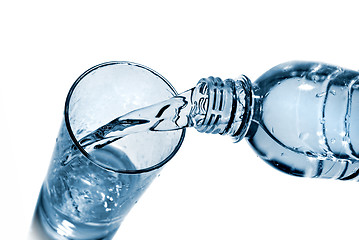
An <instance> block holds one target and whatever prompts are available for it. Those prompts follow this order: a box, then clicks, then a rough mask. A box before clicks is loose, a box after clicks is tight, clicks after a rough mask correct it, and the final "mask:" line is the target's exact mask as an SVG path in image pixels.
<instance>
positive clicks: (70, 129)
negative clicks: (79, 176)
mask: <svg viewBox="0 0 359 240" xmlns="http://www.w3.org/2000/svg"><path fill="white" fill-rule="evenodd" d="M116 64H120V65H130V66H135V67H139V68H143V69H145V70H147V71H149V72H151V73H153V74H154V75H156V76H157V77H159V78H160V79H161V80H162V81H163V82H164V83H166V84H167V86H168V87H169V88H170V90H172V91H173V93H174V94H175V95H177V94H178V93H177V91H176V89H175V88H174V87H173V86H172V85H171V83H170V82H168V81H167V79H166V78H164V77H163V76H162V75H161V74H159V73H157V72H156V71H154V70H152V69H151V68H149V67H146V66H144V65H141V64H138V63H133V62H128V61H110V62H104V63H100V64H98V65H96V66H93V67H91V68H89V69H88V70H86V71H85V72H84V73H82V74H81V75H80V76H79V77H78V78H77V79H76V81H75V82H74V83H73V84H72V86H71V88H70V90H69V92H68V94H67V97H66V102H65V110H64V118H65V125H66V128H67V132H68V133H69V135H70V137H71V140H72V141H73V143H74V144H75V146H76V147H77V149H79V150H80V152H81V154H82V155H83V156H84V157H86V159H88V160H89V161H90V162H91V163H93V164H95V165H96V166H98V167H101V168H103V169H105V170H107V171H111V172H115V173H126V174H138V173H145V172H150V171H153V170H156V169H159V168H161V167H162V166H163V165H165V164H166V163H167V162H168V161H170V160H171V159H172V158H173V156H174V155H175V154H176V153H177V151H178V150H179V149H180V147H181V145H182V143H183V140H184V136H185V133H186V129H185V128H183V129H180V130H181V131H182V133H181V137H180V139H179V141H178V143H177V145H176V147H175V148H174V149H173V151H172V152H171V153H170V154H169V155H168V156H167V157H166V158H165V159H164V160H162V161H160V162H159V163H156V164H154V165H152V166H150V167H146V168H142V169H136V170H115V169H111V168H109V167H106V166H103V165H101V164H99V163H98V162H97V161H94V160H92V159H91V157H90V155H89V154H88V153H87V152H86V151H85V149H84V148H83V147H82V146H81V145H80V143H79V142H78V141H77V139H76V137H75V135H74V133H73V131H72V128H71V124H70V119H69V104H70V99H71V96H72V93H73V92H74V90H75V88H76V87H77V85H78V84H79V83H80V82H81V80H82V79H83V78H84V77H85V76H87V75H88V74H89V73H90V72H92V71H94V70H96V69H98V68H101V67H105V66H110V65H116Z"/></svg>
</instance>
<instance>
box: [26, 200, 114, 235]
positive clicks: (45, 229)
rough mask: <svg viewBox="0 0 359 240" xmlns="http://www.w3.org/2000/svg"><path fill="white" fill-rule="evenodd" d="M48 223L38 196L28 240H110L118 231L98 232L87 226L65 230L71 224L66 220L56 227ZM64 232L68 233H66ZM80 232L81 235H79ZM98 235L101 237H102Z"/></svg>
mask: <svg viewBox="0 0 359 240" xmlns="http://www.w3.org/2000/svg"><path fill="white" fill-rule="evenodd" d="M50 221H51V220H50V218H49V217H48V216H47V214H46V212H45V210H44V208H43V204H42V200H41V194H40V196H39V199H38V202H37V205H36V210H35V213H34V216H33V219H32V226H31V231H30V237H29V239H28V240H85V239H86V240H111V239H112V238H113V236H114V235H115V233H116V232H117V229H118V228H117V229H115V230H112V231H110V232H109V231H105V232H102V231H98V230H99V229H98V228H97V227H93V228H91V227H88V226H87V228H86V229H69V228H68V229H66V227H67V226H66V223H68V224H71V223H69V222H68V221H66V220H63V221H62V223H63V224H60V225H58V226H56V227H54V226H52V224H51V223H50ZM66 230H68V231H67V232H66ZM77 230H79V231H77ZM81 232H82V233H83V234H81ZM101 232H102V234H101ZM71 235H72V236H71ZM91 235H92V236H91ZM99 235H102V237H101V236H99Z"/></svg>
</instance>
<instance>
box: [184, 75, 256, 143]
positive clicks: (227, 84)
mask: <svg viewBox="0 0 359 240" xmlns="http://www.w3.org/2000/svg"><path fill="white" fill-rule="evenodd" d="M252 96H253V94H252V84H251V82H250V80H249V79H248V78H247V77H246V76H244V75H242V76H241V77H240V78H238V79H226V80H222V79H220V78H217V77H216V78H215V77H209V78H203V79H201V80H200V81H199V82H198V83H197V85H196V87H195V88H194V89H193V92H192V97H191V99H192V111H191V114H190V117H191V119H192V124H193V127H194V128H195V129H197V131H199V132H205V133H212V134H221V135H229V136H232V137H233V138H234V139H235V141H236V142H237V141H240V140H241V139H242V138H243V137H244V136H245V134H246V132H247V130H248V126H249V123H250V120H251V116H252V104H253V97H252Z"/></svg>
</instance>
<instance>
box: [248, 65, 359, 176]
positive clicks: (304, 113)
mask: <svg viewBox="0 0 359 240" xmlns="http://www.w3.org/2000/svg"><path fill="white" fill-rule="evenodd" d="M253 93H254V106H253V116H252V121H251V123H250V127H249V131H248V133H247V135H246V138H247V140H248V142H249V143H250V145H251V146H252V147H253V148H254V150H255V151H256V152H257V154H258V155H259V156H260V157H261V158H262V159H264V160H265V161H266V162H268V163H269V164H270V165H272V166H273V167H275V168H277V169H279V170H281V171H283V172H286V173H288V174H291V175H295V176H306V177H322V178H335V179H342V180H349V179H355V178H359V170H358V169H359V72H356V71H351V70H346V69H342V68H339V67H336V66H331V65H327V64H323V63H314V62H289V63H285V64H281V65H278V66H276V67H274V68H272V69H271V70H269V71H268V72H266V73H265V74H263V75H262V76H261V77H260V78H259V79H258V80H257V81H255V82H254V84H253Z"/></svg>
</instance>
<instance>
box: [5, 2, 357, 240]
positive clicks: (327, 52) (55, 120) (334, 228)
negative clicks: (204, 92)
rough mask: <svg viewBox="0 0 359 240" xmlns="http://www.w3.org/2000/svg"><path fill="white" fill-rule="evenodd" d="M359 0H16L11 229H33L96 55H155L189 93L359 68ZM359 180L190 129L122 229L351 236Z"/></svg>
mask: <svg viewBox="0 0 359 240" xmlns="http://www.w3.org/2000/svg"><path fill="white" fill-rule="evenodd" d="M355 3H356V1H354V0H353V1H345V0H341V1H330V0H327V1H315V0H301V1H284V0H283V1H279V0H271V1H266V0H251V1H225V0H222V1H194V0H192V1H180V2H178V3H176V2H174V1H91V0H86V1H80V0H77V1H57V2H56V3H55V1H37V0H32V1H3V2H1V3H0V25H1V28H0V34H1V37H0V61H1V62H0V63H1V65H0V71H1V77H0V81H1V85H0V110H1V111H0V116H1V117H0V151H1V164H0V184H1V185H0V187H1V198H0V203H1V204H0V213H1V214H0V219H1V224H0V234H1V236H0V238H1V239H26V238H27V235H28V231H29V227H30V223H31V218H32V214H33V210H34V207H35V205H36V200H37V195H38V192H39V190H40V187H41V184H42V181H43V179H44V177H45V174H46V171H47V167H48V164H49V160H50V157H51V154H52V149H53V146H54V143H55V139H56V136H57V132H58V129H59V127H60V122H61V119H62V112H63V106H64V102H65V97H66V95H67V91H68V89H69V88H70V86H71V84H72V83H73V81H74V80H75V79H76V78H77V77H78V76H79V75H80V74H81V73H82V72H84V71H85V70H86V69H88V68H90V67H91V66H93V65H96V64H99V63H101V62H105V61H111V60H127V61H133V62H138V63H141V64H144V65H146V66H148V67H150V68H152V69H154V70H156V71H158V72H159V73H161V74H162V75H163V76H165V77H166V78H167V79H168V80H169V81H170V82H171V83H172V84H173V85H174V87H175V88H176V89H177V90H178V91H179V92H181V91H184V90H186V89H188V88H190V87H193V86H194V85H195V83H196V82H197V81H198V80H199V79H200V78H202V77H208V76H210V75H214V76H219V77H222V78H229V77H237V76H239V75H240V74H242V73H244V74H246V75H247V76H248V77H250V78H251V79H252V80H255V79H256V78H257V77H258V76H259V75H261V74H262V73H263V72H265V71H266V70H268V69H269V68H271V67H273V66H274V65H276V64H279V63H281V62H285V61H289V60H312V61H322V62H328V63H332V64H336V65H340V66H343V67H346V68H351V69H356V70H358V69H359V59H358V58H359V27H358V26H359V24H358V23H359V14H358V6H357V5H354V4H355ZM358 201H359V183H356V182H341V181H335V180H318V179H315V180H314V179H302V178H296V177H291V176H287V175H285V174H283V173H280V172H278V171H276V170H274V169H272V168H271V167H270V166H268V165H267V164H265V163H264V162H263V161H262V160H261V159H259V158H258V157H256V155H255V154H254V153H253V152H252V150H251V148H250V147H249V146H248V144H247V143H246V142H245V141H242V142H240V143H237V144H233V143H232V142H231V139H229V138H228V137H221V136H212V135H205V134H200V133H197V132H195V130H193V129H190V130H189V131H187V136H186V139H185V141H184V144H183V146H182V148H181V149H180V151H179V152H178V154H177V155H176V156H175V158H173V160H172V161H171V162H170V163H168V165H167V166H166V167H165V168H164V170H163V171H162V173H161V176H160V177H159V178H157V179H156V181H155V182H154V183H153V184H152V185H151V187H150V188H149V189H148V191H147V192H146V193H145V194H144V196H143V197H142V198H141V199H140V201H139V203H138V204H137V205H136V206H135V207H134V208H133V210H132V211H131V212H130V214H129V215H128V217H127V218H126V220H125V221H124V223H123V225H122V226H121V228H120V230H119V232H118V234H117V235H116V237H115V239H121V240H137V239H144V238H146V239H157V240H161V239H166V240H167V239H174V240H176V239H228V240H230V239H349V238H356V237H357V229H358V217H357V216H358V214H359V207H358Z"/></svg>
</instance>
